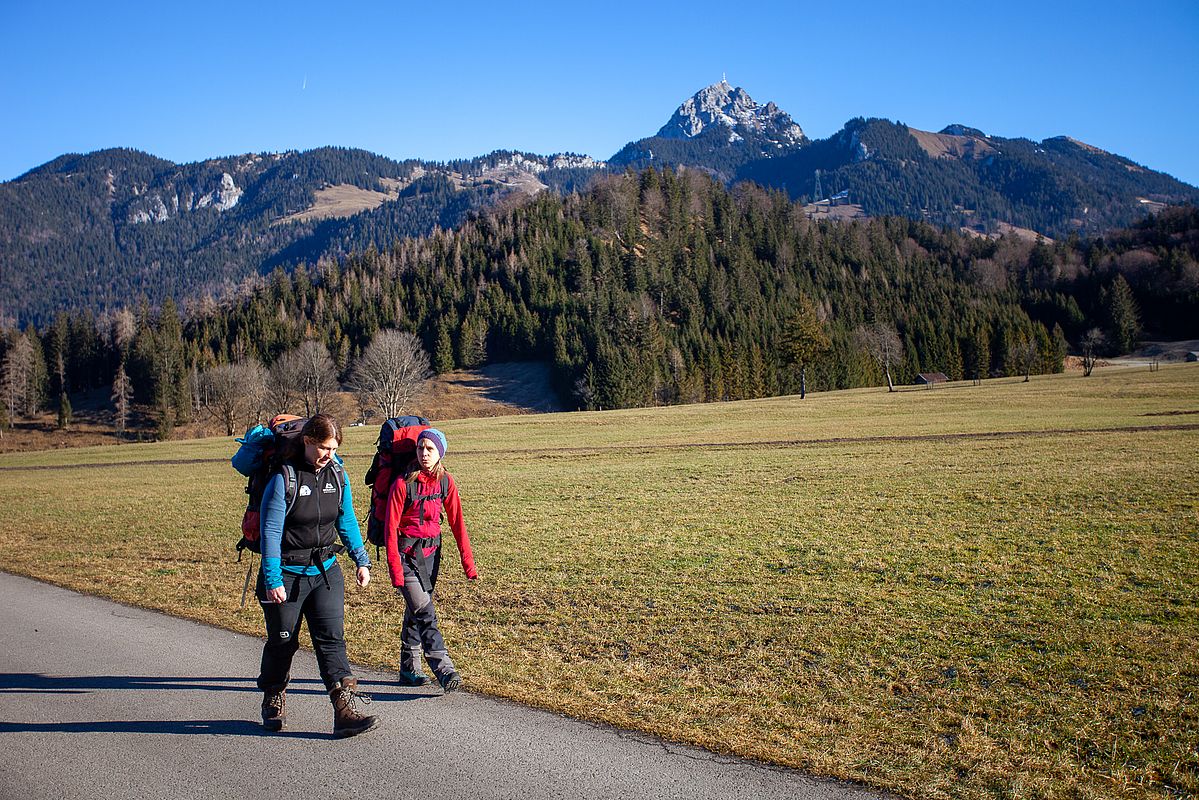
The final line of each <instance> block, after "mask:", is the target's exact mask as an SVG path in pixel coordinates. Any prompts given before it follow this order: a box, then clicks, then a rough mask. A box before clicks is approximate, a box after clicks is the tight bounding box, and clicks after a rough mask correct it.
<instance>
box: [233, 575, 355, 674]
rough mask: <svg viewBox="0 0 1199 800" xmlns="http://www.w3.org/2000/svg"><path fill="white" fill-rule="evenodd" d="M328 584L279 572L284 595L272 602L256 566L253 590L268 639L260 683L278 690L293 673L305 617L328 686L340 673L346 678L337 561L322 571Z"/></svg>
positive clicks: (318, 578)
mask: <svg viewBox="0 0 1199 800" xmlns="http://www.w3.org/2000/svg"><path fill="white" fill-rule="evenodd" d="M325 576H326V577H328V579H329V584H328V585H327V586H326V585H325V578H324V577H322V576H320V575H293V574H291V573H289V572H284V573H283V588H284V589H286V590H287V600H286V601H284V602H282V603H272V602H270V601H268V600H267V599H266V584H265V583H264V581H263V578H262V570H259V571H258V584H257V586H256V587H255V590H254V591H255V593H256V594H257V595H258V602H259V603H261V604H262V614H263V616H264V617H265V618H266V644H265V645H264V646H263V648H262V668H261V670H260V672H259V674H258V688H259V689H261V690H263V691H264V692H265V691H279V690H280V689H282V688H284V687H286V686H287V682H288V680H289V679H290V677H291V659H292V656H294V655H295V654H296V650H297V649H299V646H300V643H299V637H300V623H301V622H302V621H305V620H306V621H307V622H308V635H309V636H310V637H312V649H313V651H314V652H315V653H316V662H317V665H318V666H319V668H320V672H321V680H323V681H324V682H325V689H326V691H327V690H329V689H332V688H333V685H334V684H336V683H337V682H338V681H340V680H341V679H342V678H348V677H350V676H351V675H353V673H352V672H351V671H350V661H349V659H348V658H347V657H346V638H345V613H346V612H345V596H346V590H345V579H344V578H343V577H342V574H341V566H340V565H339V564H337V563H334V564H333V566H331V567H329V569H328V570H326V572H325Z"/></svg>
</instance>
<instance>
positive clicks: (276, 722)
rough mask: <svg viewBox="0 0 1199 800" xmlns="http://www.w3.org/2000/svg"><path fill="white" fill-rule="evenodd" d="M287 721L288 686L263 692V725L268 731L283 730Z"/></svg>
mask: <svg viewBox="0 0 1199 800" xmlns="http://www.w3.org/2000/svg"><path fill="white" fill-rule="evenodd" d="M286 721H287V688H286V687H284V688H282V689H279V690H278V691H266V692H263V694H262V727H264V728H266V729H267V730H268V731H281V730H283V723H284V722H286Z"/></svg>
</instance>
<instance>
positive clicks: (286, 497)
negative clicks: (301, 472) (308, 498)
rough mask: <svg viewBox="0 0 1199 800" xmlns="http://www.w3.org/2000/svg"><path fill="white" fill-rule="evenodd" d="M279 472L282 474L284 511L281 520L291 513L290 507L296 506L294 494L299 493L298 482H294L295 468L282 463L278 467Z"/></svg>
mask: <svg viewBox="0 0 1199 800" xmlns="http://www.w3.org/2000/svg"><path fill="white" fill-rule="evenodd" d="M279 471H280V472H282V473H283V502H284V504H285V509H284V512H283V518H284V519H286V518H287V515H288V514H290V513H291V509H292V507H293V506H294V505H295V504H296V493H297V492H298V491H299V486H298V481H297V480H296V468H295V467H293V466H292V465H291V464H288V463H287V462H284V463H283V464H281V465H280V467H279Z"/></svg>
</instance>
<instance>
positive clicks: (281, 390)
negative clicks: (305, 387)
mask: <svg viewBox="0 0 1199 800" xmlns="http://www.w3.org/2000/svg"><path fill="white" fill-rule="evenodd" d="M294 353H295V351H294V350H289V351H288V352H286V353H284V354H283V355H281V356H279V358H278V359H277V360H276V361H275V363H274V364H271V368H270V369H269V370H267V373H266V386H265V392H264V395H263V397H264V399H265V403H266V411H267V414H266V415H265V416H273V415H275V414H287V413H294V411H295V409H296V407H297V406H298V405H299V404H300V397H301V394H300V386H301V385H302V384H303V378H302V377H301V374H300V362H299V359H298V358H296V357H295V355H294Z"/></svg>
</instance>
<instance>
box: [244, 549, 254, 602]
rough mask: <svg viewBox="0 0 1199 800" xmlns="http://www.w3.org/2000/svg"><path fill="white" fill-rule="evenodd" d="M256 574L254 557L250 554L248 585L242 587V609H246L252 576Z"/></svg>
mask: <svg viewBox="0 0 1199 800" xmlns="http://www.w3.org/2000/svg"><path fill="white" fill-rule="evenodd" d="M253 573H254V555H253V553H251V554H250V566H248V567H246V583H245V585H244V586H242V587H241V607H242V608H245V607H246V595H247V594H248V593H249V591H250V575H252V574H253Z"/></svg>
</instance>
